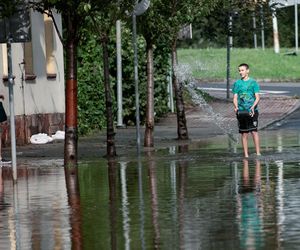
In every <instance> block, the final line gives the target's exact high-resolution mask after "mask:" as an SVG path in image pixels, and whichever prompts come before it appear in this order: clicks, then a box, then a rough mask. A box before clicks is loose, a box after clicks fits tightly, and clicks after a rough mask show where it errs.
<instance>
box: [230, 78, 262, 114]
mask: <svg viewBox="0 0 300 250" xmlns="http://www.w3.org/2000/svg"><path fill="white" fill-rule="evenodd" d="M259 90H260V89H259V85H258V83H257V82H256V81H255V80H254V79H252V78H249V79H248V80H247V81H244V80H242V79H240V80H237V81H236V82H235V83H234V84H233V88H232V92H233V94H237V95H238V109H239V110H248V111H250V108H251V106H252V105H253V103H254V102H255V93H259ZM255 110H258V106H257V105H256V107H255Z"/></svg>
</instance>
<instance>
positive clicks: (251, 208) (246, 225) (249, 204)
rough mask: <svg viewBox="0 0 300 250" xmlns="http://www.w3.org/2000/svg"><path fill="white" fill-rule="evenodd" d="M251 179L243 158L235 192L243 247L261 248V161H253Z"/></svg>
mask: <svg viewBox="0 0 300 250" xmlns="http://www.w3.org/2000/svg"><path fill="white" fill-rule="evenodd" d="M255 163H256V164H255V173H254V178H253V181H251V178H250V173H249V172H250V170H249V161H248V160H247V159H244V160H243V173H242V181H241V185H240V187H239V192H238V194H237V219H238V223H239V237H240V241H241V247H242V248H243V249H249V248H250V249H261V248H262V247H263V246H264V235H263V234H264V231H263V219H264V214H263V210H264V209H263V201H262V194H261V163H260V161H259V160H256V161H255Z"/></svg>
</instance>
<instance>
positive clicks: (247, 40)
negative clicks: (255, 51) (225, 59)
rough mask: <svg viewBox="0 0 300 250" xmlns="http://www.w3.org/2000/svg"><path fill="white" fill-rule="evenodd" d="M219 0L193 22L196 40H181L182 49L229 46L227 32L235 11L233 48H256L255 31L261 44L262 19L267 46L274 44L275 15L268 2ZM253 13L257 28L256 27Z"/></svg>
mask: <svg viewBox="0 0 300 250" xmlns="http://www.w3.org/2000/svg"><path fill="white" fill-rule="evenodd" d="M231 2H232V4H231V5H229V1H219V2H218V3H217V6H216V7H215V8H213V9H211V12H210V13H209V14H207V15H205V16H204V15H202V16H200V17H197V18H196V19H195V20H194V22H193V39H191V40H186V41H181V42H179V43H178V46H179V47H181V48H187V47H189V48H207V47H226V43H227V34H228V17H229V13H232V16H233V21H232V35H233V46H234V47H246V48H252V47H254V43H253V34H254V31H255V32H256V35H257V41H258V46H260V44H259V43H260V41H261V21H262V20H263V23H264V35H265V43H266V47H268V46H272V45H273V33H272V16H271V12H270V8H269V7H268V2H262V3H261V4H262V5H259V4H253V3H254V2H253V1H250V0H246V1H238V0H233V1H231ZM253 15H255V20H256V30H254V28H253Z"/></svg>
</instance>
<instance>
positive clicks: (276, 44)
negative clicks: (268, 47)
mask: <svg viewBox="0 0 300 250" xmlns="http://www.w3.org/2000/svg"><path fill="white" fill-rule="evenodd" d="M272 22H273V40H274V51H275V53H276V54H279V52H280V47H279V37H278V23H277V16H276V10H273V11H272Z"/></svg>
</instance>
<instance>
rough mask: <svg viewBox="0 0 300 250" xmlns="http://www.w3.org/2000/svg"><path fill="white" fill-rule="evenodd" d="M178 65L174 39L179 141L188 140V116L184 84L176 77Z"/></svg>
mask: <svg viewBox="0 0 300 250" xmlns="http://www.w3.org/2000/svg"><path fill="white" fill-rule="evenodd" d="M176 65H177V51H176V40H175V39H174V41H173V45H172V67H173V72H172V84H173V88H174V92H175V101H176V114H177V135H178V139H179V140H187V139H189V136H188V129H187V126H186V116H185V107H184V101H183V89H182V83H180V82H178V79H177V77H176V75H175V67H176Z"/></svg>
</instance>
